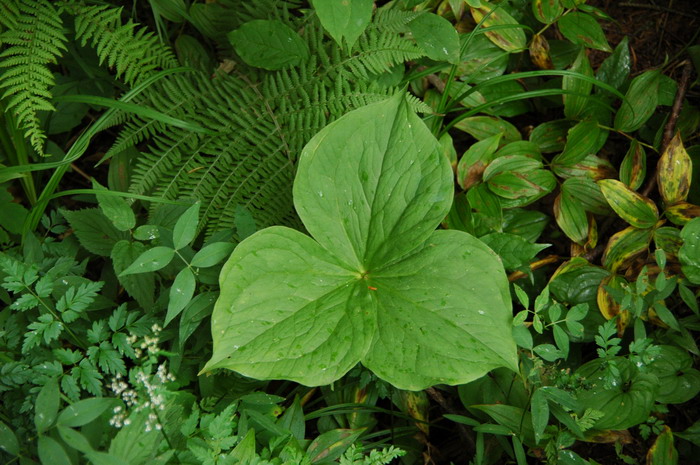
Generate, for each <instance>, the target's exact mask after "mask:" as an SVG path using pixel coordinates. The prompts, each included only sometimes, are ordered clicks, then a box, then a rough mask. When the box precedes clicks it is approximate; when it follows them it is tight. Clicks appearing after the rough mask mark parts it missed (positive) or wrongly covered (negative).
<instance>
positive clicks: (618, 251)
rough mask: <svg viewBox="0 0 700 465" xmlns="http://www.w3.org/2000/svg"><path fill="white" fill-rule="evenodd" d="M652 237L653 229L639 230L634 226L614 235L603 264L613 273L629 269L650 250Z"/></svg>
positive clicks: (609, 242) (605, 253)
mask: <svg viewBox="0 0 700 465" xmlns="http://www.w3.org/2000/svg"><path fill="white" fill-rule="evenodd" d="M651 236H652V230H651V229H638V228H636V227H634V226H630V227H629V228H625V229H623V230H622V231H619V232H617V233H615V234H613V235H612V236H611V237H610V240H608V245H607V246H606V247H605V252H603V264H604V265H605V267H606V268H607V269H609V270H610V271H611V272H613V273H614V272H615V271H617V270H618V269H621V268H625V267H627V266H628V265H629V264H630V263H631V262H632V261H633V260H634V259H635V258H637V257H638V256H639V255H641V254H643V253H645V252H646V251H647V250H648V249H649V243H650V242H651Z"/></svg>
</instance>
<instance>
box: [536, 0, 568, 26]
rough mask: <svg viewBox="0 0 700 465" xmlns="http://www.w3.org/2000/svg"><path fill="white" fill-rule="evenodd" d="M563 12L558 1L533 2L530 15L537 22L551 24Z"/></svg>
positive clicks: (543, 0) (537, 0) (542, 0)
mask: <svg viewBox="0 0 700 465" xmlns="http://www.w3.org/2000/svg"><path fill="white" fill-rule="evenodd" d="M563 12H564V7H563V6H561V3H560V2H559V0H533V2H532V13H533V15H534V16H535V18H537V21H539V22H541V23H544V24H551V23H553V22H554V21H556V20H557V18H558V17H559V16H560V15H561V14H562V13H563Z"/></svg>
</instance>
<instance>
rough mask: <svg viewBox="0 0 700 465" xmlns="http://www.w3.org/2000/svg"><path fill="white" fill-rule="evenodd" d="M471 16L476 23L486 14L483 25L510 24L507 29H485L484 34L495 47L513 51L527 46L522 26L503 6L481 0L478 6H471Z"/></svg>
mask: <svg viewBox="0 0 700 465" xmlns="http://www.w3.org/2000/svg"><path fill="white" fill-rule="evenodd" d="M471 12H472V18H474V21H476V22H477V23H479V22H481V20H482V19H484V17H485V16H486V15H489V13H491V14H490V15H489V16H488V18H486V19H485V20H484V22H483V23H482V26H483V27H490V26H511V27H509V28H507V29H505V28H504V29H498V30H495V31H486V32H484V34H485V35H486V37H488V38H489V40H490V41H491V42H493V43H494V44H495V45H496V46H497V47H499V48H501V49H503V50H505V51H506V52H510V53H514V52H519V51H521V50H524V49H525V48H526V47H527V40H526V39H525V32H524V31H523V29H522V26H521V25H520V24H519V23H518V22H517V21H516V20H515V18H513V17H512V16H511V15H509V14H508V13H507V12H506V11H505V10H504V9H503V8H500V7H499V6H492V5H491V4H489V3H488V2H486V1H482V2H481V7H480V8H473V7H472V8H471Z"/></svg>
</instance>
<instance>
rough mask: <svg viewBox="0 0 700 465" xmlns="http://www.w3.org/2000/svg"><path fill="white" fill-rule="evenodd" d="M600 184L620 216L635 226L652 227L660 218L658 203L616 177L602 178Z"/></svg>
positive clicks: (611, 205) (609, 202) (606, 197)
mask: <svg viewBox="0 0 700 465" xmlns="http://www.w3.org/2000/svg"><path fill="white" fill-rule="evenodd" d="M598 186H600V190H601V191H602V192H603V195H604V196H605V199H606V200H607V201H608V204H610V207H611V208H612V209H613V210H615V213H617V214H618V215H620V218H622V219H623V220H625V221H627V222H628V223H629V224H630V225H632V226H634V227H635V228H642V229H644V228H651V227H652V226H654V224H656V222H657V221H658V220H659V211H658V209H657V208H656V204H655V203H654V202H653V201H651V200H650V199H648V198H647V197H644V196H642V195H640V194H637V193H636V192H634V191H633V190H631V189H630V188H629V187H627V186H625V185H624V184H623V183H621V182H620V181H617V180H615V179H601V180H600V181H598Z"/></svg>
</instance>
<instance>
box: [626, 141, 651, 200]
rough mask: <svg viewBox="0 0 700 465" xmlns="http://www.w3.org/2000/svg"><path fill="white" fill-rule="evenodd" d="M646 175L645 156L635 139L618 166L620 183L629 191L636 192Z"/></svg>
mask: <svg viewBox="0 0 700 465" xmlns="http://www.w3.org/2000/svg"><path fill="white" fill-rule="evenodd" d="M646 174H647V156H646V152H645V151H644V147H643V146H642V144H640V143H639V142H638V141H637V140H636V139H634V140H632V144H630V148H629V150H628V151H627V153H626V154H625V158H623V159H622V164H621V165H620V181H622V182H624V183H625V184H626V185H627V186H628V187H629V188H630V189H632V190H635V191H636V190H637V189H639V188H640V187H641V185H642V183H643V182H644V177H645V176H646Z"/></svg>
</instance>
